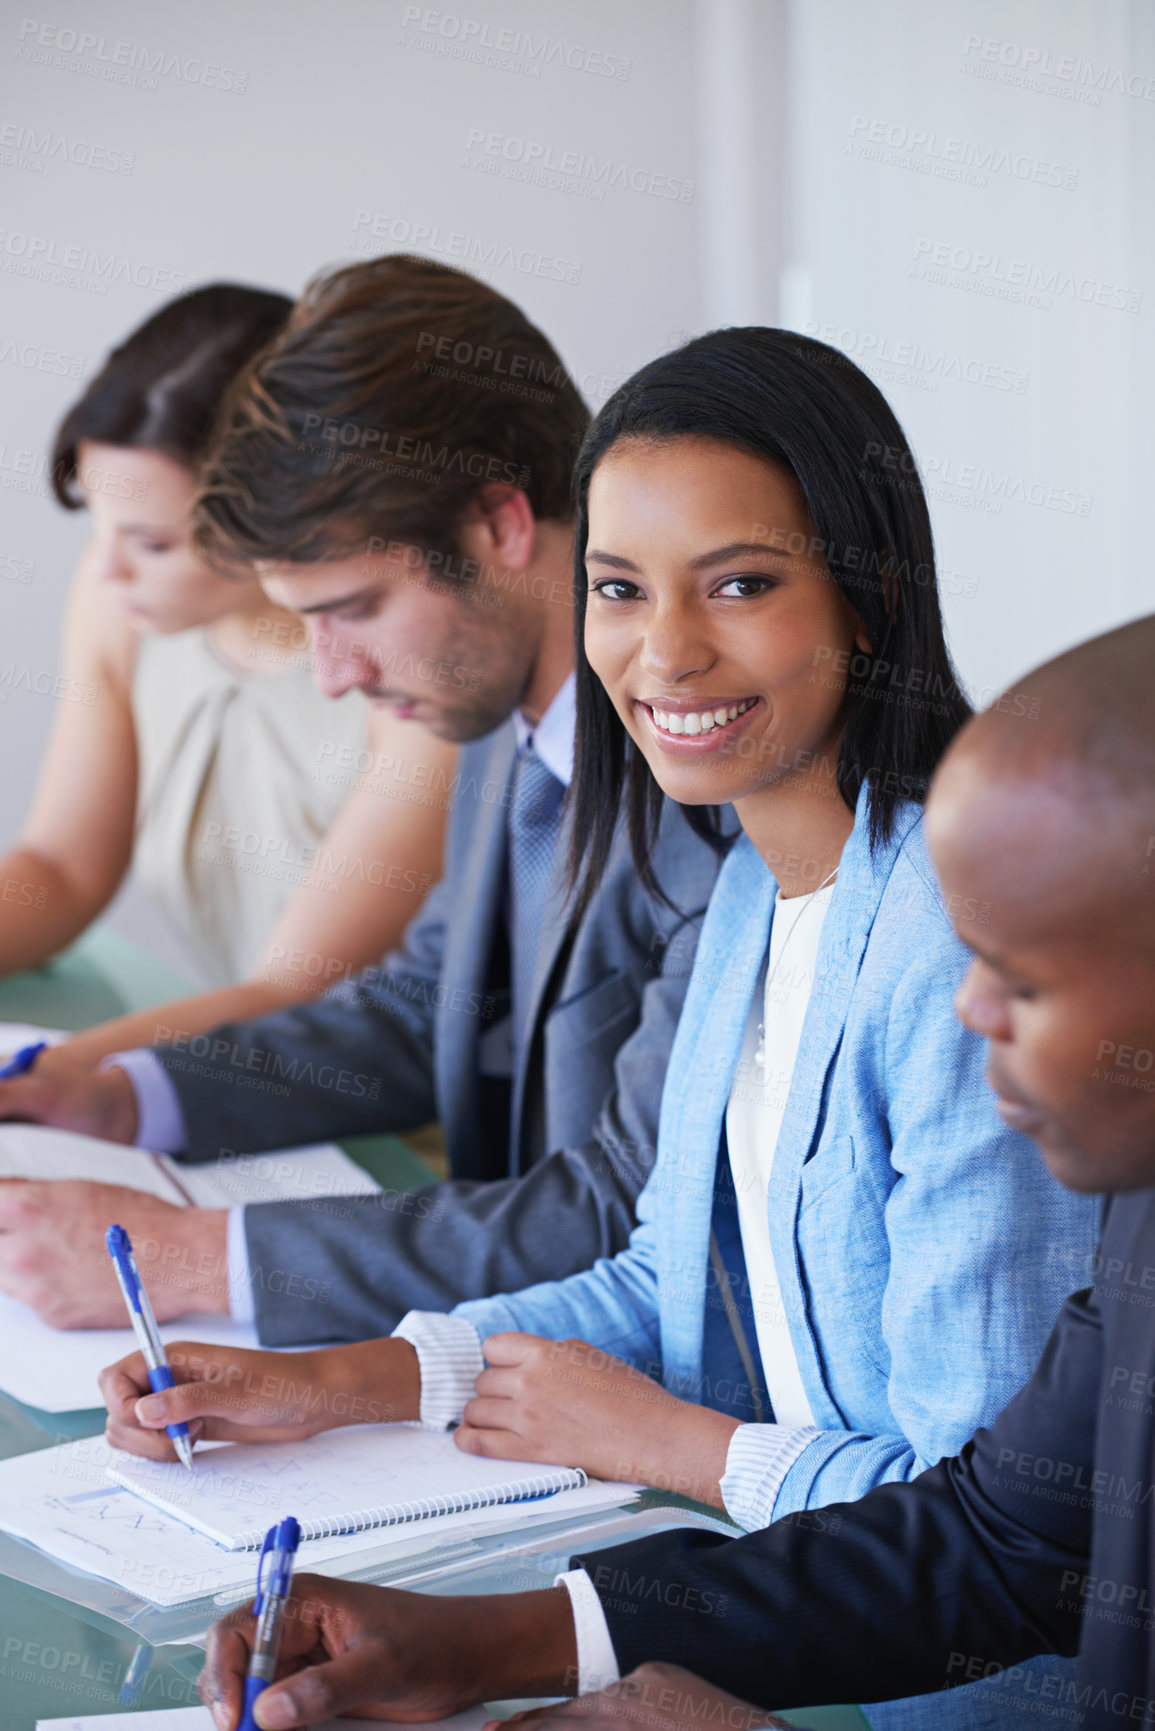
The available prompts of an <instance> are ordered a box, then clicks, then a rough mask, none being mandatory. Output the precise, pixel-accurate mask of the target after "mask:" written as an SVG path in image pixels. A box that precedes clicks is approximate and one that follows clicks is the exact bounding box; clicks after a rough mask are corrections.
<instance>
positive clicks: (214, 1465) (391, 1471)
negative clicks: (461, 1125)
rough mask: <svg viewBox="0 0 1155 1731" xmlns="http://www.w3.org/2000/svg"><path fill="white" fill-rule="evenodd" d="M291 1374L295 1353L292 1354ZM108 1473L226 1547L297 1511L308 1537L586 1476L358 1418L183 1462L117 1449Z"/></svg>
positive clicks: (252, 1539) (254, 1538)
mask: <svg viewBox="0 0 1155 1731" xmlns="http://www.w3.org/2000/svg"><path fill="white" fill-rule="evenodd" d="M285 1366H286V1376H287V1377H291V1376H292V1374H293V1372H292V1359H291V1358H287V1359H286V1360H285ZM108 1476H109V1478H110V1480H111V1481H112V1482H113V1484H119V1485H123V1486H124V1487H125V1488H126V1489H127V1490H130V1491H132V1492H134V1493H135V1495H136V1496H138V1497H141V1498H144V1499H145V1500H146V1501H147V1502H149V1503H150V1504H152V1505H153V1506H154V1507H156V1508H159V1509H161V1510H163V1512H164V1513H165V1514H168V1515H173V1516H175V1518H176V1519H177V1520H180V1521H185V1522H187V1524H188V1525H189V1526H190V1527H193V1528H195V1530H196V1531H197V1532H200V1533H204V1534H205V1535H206V1536H207V1537H208V1538H210V1539H212V1540H213V1541H214V1543H216V1544H218V1545H223V1546H224V1547H225V1549H226V1550H230V1551H236V1550H253V1549H258V1550H259V1548H260V1546H261V1543H262V1541H263V1540H264V1537H265V1533H266V1531H267V1530H268V1528H269V1527H270V1526H272V1524H273V1522H274V1521H279V1520H283V1519H284V1518H285V1516H286V1515H294V1516H295V1517H296V1519H297V1520H298V1521H299V1522H300V1523H301V1531H302V1533H303V1535H304V1536H305V1537H306V1538H321V1537H325V1536H327V1535H329V1534H334V1533H349V1532H357V1531H360V1530H361V1529H362V1528H364V1527H384V1526H393V1525H396V1524H399V1523H401V1522H404V1521H411V1520H420V1519H422V1518H423V1517H427V1516H429V1515H432V1514H442V1513H451V1512H453V1511H454V1510H455V1509H471V1508H484V1507H486V1506H487V1505H489V1504H493V1503H512V1502H519V1501H521V1500H523V1499H526V1498H530V1497H533V1496H536V1495H542V1494H549V1493H552V1492H553V1491H558V1490H566V1489H569V1488H571V1487H574V1486H578V1485H582V1484H584V1483H585V1474H584V1473H582V1472H581V1471H580V1470H578V1469H576V1468H572V1467H550V1466H541V1465H538V1464H536V1463H534V1462H531V1461H495V1460H485V1459H482V1458H481V1457H480V1456H477V1455H468V1454H465V1453H464V1452H463V1450H461V1449H459V1448H458V1447H457V1445H456V1444H455V1443H454V1441H453V1438H452V1436H451V1435H449V1434H448V1433H447V1432H439V1431H430V1430H424V1429H422V1427H421V1426H420V1425H419V1424H351V1425H346V1426H345V1427H344V1428H343V1429H341V1430H330V1431H322V1432H321V1434H320V1435H319V1436H315V1437H309V1438H308V1439H307V1441H305V1442H299V1443H225V1444H222V1445H220V1446H218V1447H216V1448H201V1449H198V1450H197V1453H196V1455H195V1457H194V1465H193V1470H192V1471H191V1472H189V1471H188V1470H187V1468H185V1467H183V1466H181V1464H180V1462H179V1461H175V1462H168V1461H148V1460H141V1459H139V1458H138V1457H137V1456H135V1455H126V1454H119V1453H114V1455H113V1460H112V1464H111V1466H110V1467H109V1473H108Z"/></svg>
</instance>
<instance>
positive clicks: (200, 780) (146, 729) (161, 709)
mask: <svg viewBox="0 0 1155 1731" xmlns="http://www.w3.org/2000/svg"><path fill="white" fill-rule="evenodd" d="M132 711H133V717H134V721H135V725H136V736H137V744H138V758H139V771H138V782H139V788H138V796H137V823H136V848H135V852H134V855H133V866H134V869H135V871H136V875H137V877H138V878H139V879H140V881H141V882H142V883H143V884H144V886H145V888H146V889H147V890H148V892H149V895H150V896H151V898H152V900H153V901H154V902H155V903H156V904H157V906H158V907H160V908H161V909H163V911H164V913H165V914H166V915H167V916H168V919H169V921H170V923H171V924H172V925H173V926H174V928H175V929H176V930H177V932H178V933H179V934H180V935H181V937H182V938H183V939H184V940H185V943H186V946H188V947H190V948H191V949H192V951H193V953H194V955H195V958H196V963H197V966H198V969H199V971H200V972H201V973H202V974H203V975H205V977H206V978H207V979H209V980H211V982H212V983H213V984H214V985H221V986H223V985H228V984H231V983H232V982H233V981H234V980H239V979H243V978H244V977H245V976H246V975H247V974H250V973H251V972H252V971H253V969H254V968H255V967H256V966H257V964H258V963H259V961H260V960H261V957H262V955H263V954H264V951H265V947H266V943H267V940H268V936H269V933H270V932H271V931H272V929H273V926H274V924H275V923H276V920H277V918H278V917H279V915H280V914H281V912H282V910H283V909H284V908H285V907H286V906H287V905H288V903H289V902H290V901H291V900H292V898H293V896H294V895H295V894H296V892H297V891H298V889H301V888H307V887H315V888H317V889H318V890H320V891H322V892H325V893H329V894H332V895H337V894H339V893H340V889H341V885H342V882H343V881H345V880H347V879H348V878H349V876H350V874H351V873H352V874H354V875H357V874H360V876H361V877H363V878H365V879H367V880H368V881H371V882H372V881H375V880H376V881H380V879H381V877H382V862H381V861H380V860H376V861H373V860H368V861H364V862H351V861H350V860H349V857H348V854H347V853H346V855H345V857H344V860H343V861H342V860H341V859H340V858H338V856H337V855H336V853H335V851H334V850H333V849H332V848H331V847H330V848H326V846H325V835H326V832H327V831H328V830H329V829H330V827H331V826H332V824H333V823H334V822H335V821H336V819H337V816H338V814H339V812H340V810H341V807H342V806H343V805H344V803H345V800H346V798H347V796H348V792H349V787H350V786H351V785H352V782H353V780H354V779H355V775H350V774H349V773H348V772H346V773H345V774H344V775H342V774H341V772H340V771H339V770H338V771H337V773H336V774H334V769H335V766H337V765H340V764H345V765H346V766H349V765H355V764H357V763H359V762H364V760H365V756H366V752H365V737H366V734H365V728H366V721H367V719H368V713H369V712H368V710H367V708H366V705H365V703H364V700H363V699H362V698H361V697H360V695H359V694H358V693H352V694H350V695H349V696H348V697H345V698H341V699H340V700H338V701H337V702H332V701H330V700H328V699H326V698H324V697H322V696H321V694H320V693H319V692H318V691H317V689H316V687H315V686H314V684H313V681H312V677H311V674H310V669H309V664H308V660H307V658H306V657H305V656H304V655H301V654H298V655H296V656H294V657H293V658H292V660H291V661H290V662H289V664H288V666H287V667H286V668H285V669H284V670H283V671H281V670H279V669H277V668H276V667H275V666H274V667H272V668H270V669H269V671H268V672H267V673H266V675H265V676H264V677H261V676H259V675H258V676H255V677H254V676H253V674H252V673H245V672H243V671H242V670H241V669H240V668H238V667H236V666H234V665H233V664H231V663H230V662H229V661H227V660H226V659H225V658H224V656H223V655H222V654H221V652H220V651H219V650H218V649H217V648H216V646H215V644H214V641H213V636H212V633H211V631H209V630H194V631H178V632H174V633H173V634H171V635H169V636H164V637H148V638H145V639H143V641H142V642H141V645H140V648H139V650H138V652H137V657H136V668H135V673H134V677H133V681H132ZM384 869H385V870H387V868H384Z"/></svg>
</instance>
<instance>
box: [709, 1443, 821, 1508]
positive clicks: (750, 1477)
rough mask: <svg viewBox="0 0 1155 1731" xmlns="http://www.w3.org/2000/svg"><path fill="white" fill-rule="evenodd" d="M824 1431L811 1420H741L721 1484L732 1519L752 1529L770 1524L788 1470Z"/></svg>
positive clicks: (723, 1497) (727, 1457) (723, 1496)
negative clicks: (746, 1421) (788, 1421)
mask: <svg viewBox="0 0 1155 1731" xmlns="http://www.w3.org/2000/svg"><path fill="white" fill-rule="evenodd" d="M820 1434H821V1433H820V1432H819V1431H818V1430H816V1429H815V1427H814V1426H813V1425H810V1424H797V1425H791V1424H740V1425H739V1426H738V1429H737V1430H736V1431H735V1432H734V1434H733V1436H732V1437H731V1438H730V1446H729V1448H728V1449H727V1450H726V1471H725V1472H724V1473H723V1475H722V1481H721V1487H720V1488H721V1492H722V1501H723V1503H724V1504H725V1508H726V1513H727V1514H728V1515H729V1517H730V1519H731V1520H732V1521H737V1523H738V1525H739V1526H740V1527H744V1528H745V1529H746V1531H747V1532H748V1533H752V1532H756V1531H757V1529H758V1528H759V1527H768V1526H769V1525H770V1523H771V1522H772V1521H773V1519H774V1504H775V1502H776V1501H777V1499H778V1492H779V1491H780V1490H781V1489H782V1482H783V1480H784V1479H785V1477H786V1474H787V1473H788V1472H789V1471H790V1468H791V1467H792V1466H793V1465H794V1462H795V1461H796V1460H797V1459H798V1457H799V1455H800V1454H801V1453H802V1451H803V1449H805V1447H806V1445H807V1443H809V1442H812V1441H813V1440H814V1438H815V1437H816V1436H819V1435H820Z"/></svg>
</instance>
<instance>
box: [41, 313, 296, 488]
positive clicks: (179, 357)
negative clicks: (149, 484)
mask: <svg viewBox="0 0 1155 1731" xmlns="http://www.w3.org/2000/svg"><path fill="white" fill-rule="evenodd" d="M292 306H293V303H292V301H291V300H289V298H288V296H287V295H280V294H274V293H272V292H271V291H268V290H265V289H252V288H244V287H243V286H242V285H241V284H239V283H210V284H209V285H208V287H207V288H202V289H196V290H194V291H193V293H192V294H187V295H181V296H180V298H179V299H178V300H174V301H169V302H168V303H167V305H165V306H163V307H161V309H160V311H159V312H157V313H153V315H152V317H151V318H150V319H146V320H145V322H144V324H142V325H141V326H140V328H139V330H135V331H133V333H132V335H131V336H130V337H128V338H127V339H126V340H125V341H124V342H123V343H121V345H120V347H119V348H116V349H113V351H112V353H111V354H110V355H109V357H108V359H107V361H106V362H105V363H104V366H103V367H102V368H101V369H100V371H99V373H97V375H96V377H95V378H94V379H93V381H92V383H91V384H90V385H89V386H88V389H87V390H86V391H85V393H84V395H83V396H82V397H81V398H80V399H79V400H78V401H77V402H76V403H74V404H73V406H72V408H71V409H69V411H68V413H67V414H66V415H65V417H64V419H63V421H62V422H61V423H60V428H59V430H58V432H57V434H56V440H55V443H54V444H53V447H52V488H53V491H54V492H55V494H56V497H57V498H58V499H59V500H60V503H61V504H62V505H63V506H64V507H65V509H66V510H69V511H76V510H79V509H80V507H81V506H82V505H83V504H84V498H83V495H82V494H80V493H79V492H78V491H77V489H76V474H77V448H78V446H79V445H80V442H81V440H82V439H95V440H98V441H99V442H100V443H101V444H105V445H120V446H122V447H124V448H125V449H131V450H148V451H161V452H163V453H164V455H165V456H166V457H171V458H172V459H173V461H174V462H177V463H183V464H184V465H185V466H186V467H187V468H190V469H194V468H195V467H196V466H197V463H198V462H199V460H200V457H201V455H202V454H203V452H204V449H205V447H206V445H207V444H208V441H209V435H210V433H211V432H212V425H213V421H214V419H215V417H216V413H217V410H218V409H219V407H220V404H221V399H222V398H223V397H224V395H225V393H226V391H227V390H228V388H229V386H230V385H231V384H232V383H233V380H234V379H235V378H236V376H237V374H238V373H239V372H240V370H241V368H242V367H243V366H244V365H245V364H246V362H248V361H250V360H251V359H252V358H253V356H254V355H255V354H256V353H257V352H258V351H259V350H260V349H263V348H264V346H265V344H266V343H268V342H270V341H271V340H272V338H273V337H274V336H276V334H277V332H278V331H279V330H280V329H281V327H282V325H283V324H284V322H285V320H286V319H287V318H288V316H289V313H290V312H291V311H292Z"/></svg>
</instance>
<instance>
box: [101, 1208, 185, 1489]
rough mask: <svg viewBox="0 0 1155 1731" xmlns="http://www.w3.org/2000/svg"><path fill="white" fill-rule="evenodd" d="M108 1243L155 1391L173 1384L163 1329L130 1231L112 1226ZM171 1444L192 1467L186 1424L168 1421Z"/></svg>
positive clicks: (149, 1378) (106, 1240) (167, 1428)
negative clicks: (137, 1263) (137, 1262)
mask: <svg viewBox="0 0 1155 1731" xmlns="http://www.w3.org/2000/svg"><path fill="white" fill-rule="evenodd" d="M104 1242H105V1243H106V1244H107V1245H108V1254H109V1255H110V1256H111V1257H112V1266H113V1267H114V1268H115V1269H116V1278H117V1279H118V1280H119V1282H120V1290H121V1291H122V1292H123V1294H124V1302H125V1303H126V1304H127V1306H128V1314H129V1317H130V1319H131V1321H132V1326H133V1328H134V1329H135V1331H136V1339H137V1344H138V1346H139V1347H140V1350H141V1352H142V1353H143V1354H144V1362H145V1364H146V1365H147V1366H148V1380H149V1383H150V1384H151V1386H152V1388H153V1390H154V1392H155V1393H157V1394H159V1393H160V1392H161V1390H162V1389H166V1388H171V1387H172V1385H173V1374H172V1371H171V1370H170V1369H169V1367H168V1359H167V1358H166V1357H165V1351H164V1346H163V1345H162V1343H161V1338H160V1332H159V1330H158V1329H157V1326H156V1317H155V1316H154V1315H153V1314H152V1305H151V1304H150V1303H149V1302H148V1293H147V1292H146V1291H145V1290H144V1287H143V1285H142V1284H141V1278H140V1274H139V1272H138V1270H137V1266H136V1258H135V1256H134V1255H133V1254H132V1245H131V1244H130V1243H129V1240H128V1233H127V1232H126V1231H125V1230H124V1227H123V1226H110V1227H109V1229H108V1231H107V1232H106V1233H105V1235H104ZM165 1429H166V1430H167V1432H168V1434H169V1436H170V1437H171V1438H172V1446H173V1448H174V1449H175V1450H176V1452H177V1454H178V1455H179V1456H180V1458H181V1460H182V1461H183V1462H184V1464H185V1466H186V1467H189V1468H190V1469H191V1467H192V1464H193V1451H192V1443H191V1441H190V1440H189V1434H188V1425H187V1424H170V1425H166V1426H165Z"/></svg>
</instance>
